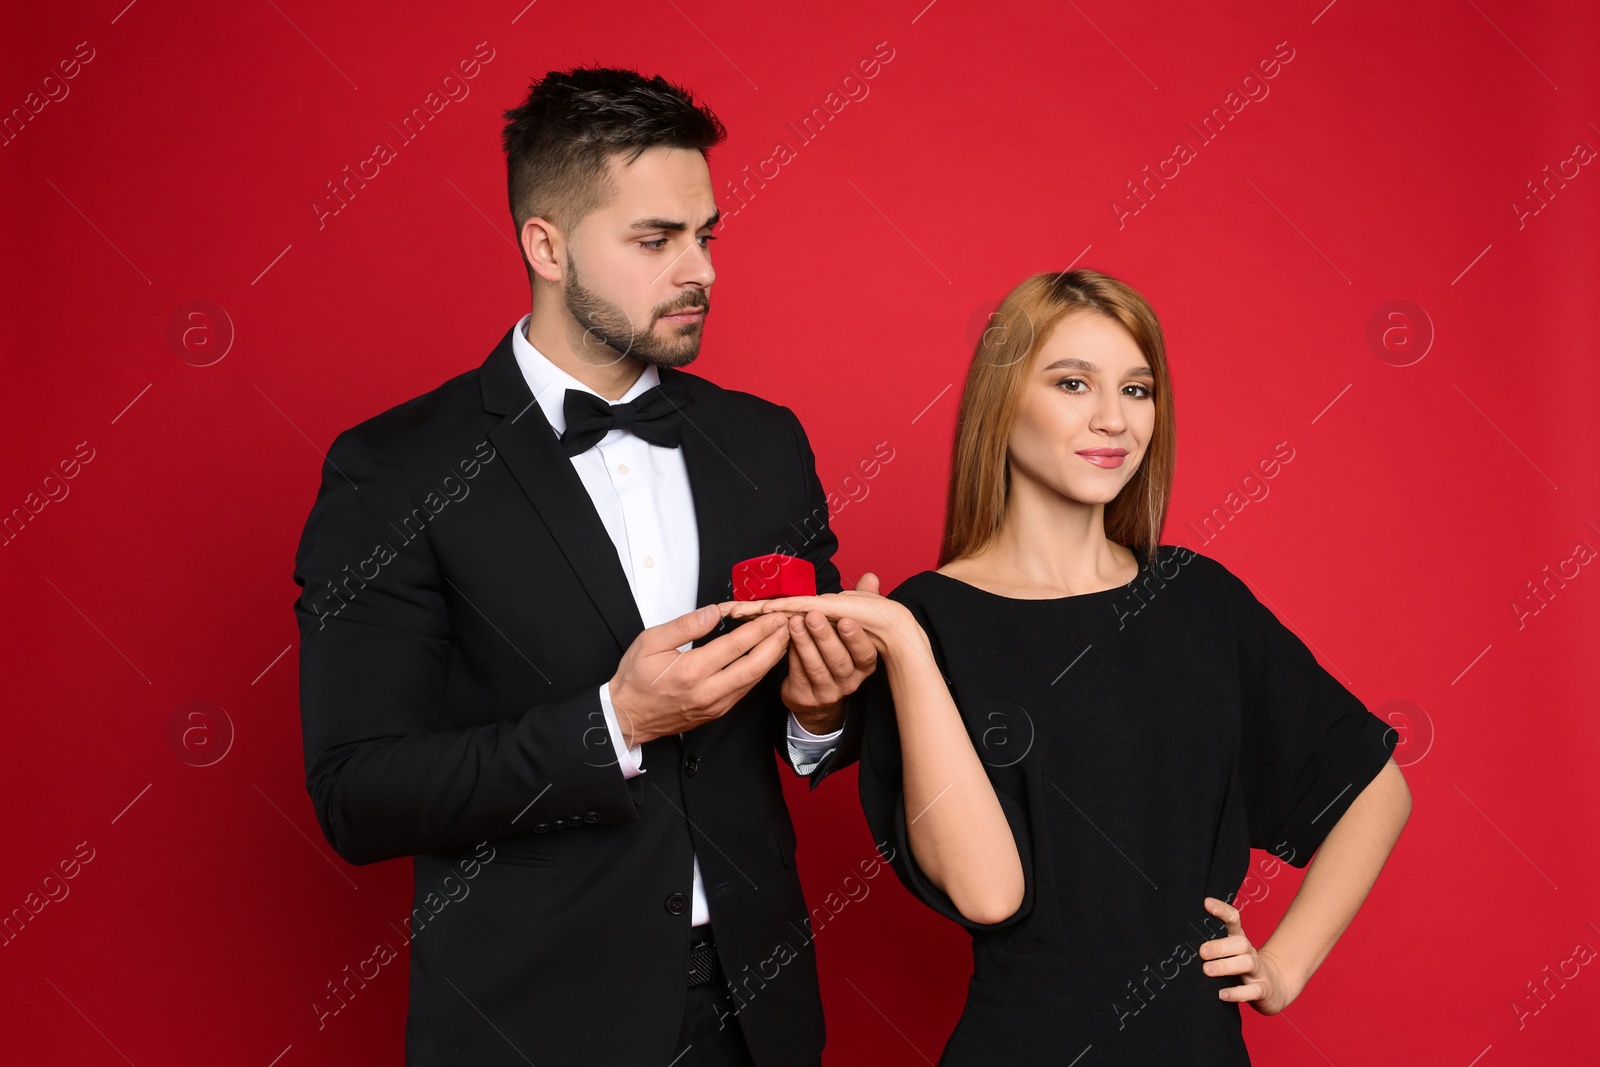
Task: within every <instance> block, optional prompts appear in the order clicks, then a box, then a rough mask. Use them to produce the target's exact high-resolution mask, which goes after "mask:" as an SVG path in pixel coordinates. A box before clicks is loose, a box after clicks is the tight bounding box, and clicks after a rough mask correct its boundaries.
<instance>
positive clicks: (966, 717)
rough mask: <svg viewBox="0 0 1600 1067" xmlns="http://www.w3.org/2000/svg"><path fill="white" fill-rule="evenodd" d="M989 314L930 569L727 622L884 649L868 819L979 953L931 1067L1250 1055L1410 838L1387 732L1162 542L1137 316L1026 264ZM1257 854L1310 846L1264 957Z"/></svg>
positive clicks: (1161, 492)
mask: <svg viewBox="0 0 1600 1067" xmlns="http://www.w3.org/2000/svg"><path fill="white" fill-rule="evenodd" d="M996 318H997V322H996V324H995V325H994V326H992V327H991V328H990V329H989V330H988V331H987V332H986V333H985V335H984V338H983V340H982V341H981V342H980V343H979V345H978V348H977V351H976V353H975V355H974V358H973V361H972V365H971V368H970V370H969V372H968V375H967V381H966V388H965V391H964V393H963V395H962V399H961V411H960V415H959V419H958V423H957V430H956V442H955V452H954V463H953V467H952V470H951V477H950V494H949V502H948V512H947V516H946V524H945V537H944V545H943V550H942V552H941V558H940V562H939V567H938V569H937V570H933V571H924V572H922V573H920V574H917V575H915V576H913V577H911V578H910V579H908V580H907V581H905V582H904V583H903V584H902V585H900V586H899V587H898V588H897V589H896V590H894V592H893V593H892V594H891V595H890V596H889V597H887V598H885V597H881V596H878V595H876V594H870V593H866V592H845V593H838V594H831V595H827V596H821V597H797V598H787V599H779V600H769V601H764V602H751V603H743V604H738V605H734V606H731V607H729V608H727V609H726V610H728V611H729V612H730V613H732V614H734V615H738V616H743V615H748V614H753V613H756V612H767V611H783V612H789V613H791V614H792V613H800V612H806V611H812V610H816V611H821V612H823V613H824V614H825V615H827V616H828V617H829V618H831V619H835V620H839V621H840V622H841V623H842V625H843V626H844V627H846V628H850V627H852V626H854V625H859V626H861V627H862V628H863V629H864V631H865V632H866V633H867V634H868V635H869V636H870V637H871V638H872V640H873V643H874V644H875V645H876V646H877V648H878V650H879V652H880V655H881V657H882V660H883V666H882V669H880V670H878V671H877V672H876V673H875V674H873V675H872V676H871V677H870V678H869V679H868V681H867V683H866V684H865V685H864V686H863V687H862V691H861V696H860V699H861V700H862V701H863V706H864V707H865V709H866V714H867V720H866V723H867V725H866V735H865V737H864V739H863V744H862V756H861V778H860V783H861V801H862V805H863V807H864V808H865V811H866V816H867V821H868V823H869V825H870V827H871V829H872V832H873V835H874V839H875V840H879V841H885V840H887V841H889V842H891V843H893V844H894V848H895V851H894V860H893V863H894V866H895V870H896V871H897V873H898V874H899V876H900V878H901V880H902V881H903V882H904V883H905V885H906V886H907V887H908V888H909V889H910V890H911V891H912V892H913V893H914V894H915V895H916V896H918V897H919V898H920V899H921V900H922V901H924V902H925V903H926V904H928V905H929V906H930V907H932V908H933V909H934V910H936V911H938V912H939V913H940V914H942V915H945V916H947V917H948V918H950V919H952V920H954V921H955V922H957V923H960V924H961V925H962V926H964V927H966V928H967V929H968V930H969V931H970V932H971V934H972V942H973V974H972V978H971V982H970V985H969V987H968V998H967V1004H966V1008H965V1010H964V1011H963V1013H962V1016H961V1019H960V1022H959V1023H958V1024H957V1026H956V1028H955V1031H954V1033H953V1034H952V1035H951V1037H950V1040H949V1042H948V1044H947V1045H946V1047H945V1050H944V1055H943V1057H942V1058H941V1060H940V1063H941V1064H993V1063H1005V1064H1042V1063H1051V1064H1081V1067H1098V1065H1102V1064H1130V1065H1141V1067H1143V1065H1151V1064H1179V1063H1181V1064H1186V1065H1195V1064H1229V1065H1232V1064H1248V1063H1249V1062H1250V1061H1249V1056H1248V1054H1247V1052H1246V1050H1245V1046H1244V1041H1243V1039H1242V1037H1241V1035H1240V1019H1239V1005H1240V1004H1241V1003H1248V1004H1250V1005H1251V1006H1252V1007H1253V1008H1255V1009H1256V1010H1257V1011H1259V1012H1261V1013H1262V1014H1265V1015H1272V1014H1275V1013H1277V1012H1279V1011H1281V1010H1282V1009H1283V1008H1284V1007H1286V1006H1287V1005H1288V1004H1290V1003H1291V1002H1293V1001H1294V999H1295V998H1296V997H1297V996H1299V994H1300V992H1301V991H1302V990H1303V989H1304V988H1305V985H1306V983H1307V981H1308V980H1309V979H1310V977H1311V975H1312V973H1313V972H1315V971H1316V969H1317V967H1318V966H1319V965H1320V964H1321V962H1322V960H1323V959H1324V957H1326V955H1327V954H1328V951H1329V950H1330V949H1331V948H1332V947H1333V944H1334V942H1335V941H1336V940H1338V938H1339V935H1340V934H1341V933H1343V931H1344V929H1345V927H1346V926H1347V925H1348V924H1349V922H1350V920H1351V918H1352V917H1353V916H1354V915H1355V912H1356V909H1357V908H1358V907H1359V906H1360V904H1361V902H1362V900H1363V899H1364V898H1365V896H1366V894H1367V892H1368V890H1369V889H1370V888H1371V887H1372V884H1373V882H1374V881H1375V880H1376V878H1377V876H1378V872H1379V870H1380V869H1381V868H1382V866H1383V863H1384V860H1385V859H1386V858H1387V856H1388V854H1389V851H1390V850H1391V849H1392V848H1393V846H1394V843H1395V841H1396V839H1397V838H1398V836H1399V833H1400V829H1401V827H1402V826H1403V825H1404V823H1405V821H1406V818H1407V815H1408V813H1409V810H1410V795H1409V791H1408V790H1407V788H1406V785H1405V781H1404V779H1403V777H1402V776H1401V774H1400V770H1399V768H1398V767H1397V766H1396V765H1395V763H1394V762H1393V760H1391V759H1389V753H1390V751H1391V750H1392V749H1393V747H1394V743H1395V739H1394V734H1393V732H1392V731H1391V730H1389V729H1388V727H1387V726H1386V724H1385V723H1384V722H1383V721H1382V720H1380V719H1378V718H1377V717H1376V716H1374V715H1372V714H1371V713H1370V712H1369V711H1367V709H1366V708H1365V707H1364V706H1363V705H1362V703H1361V702H1360V701H1359V700H1358V699H1357V698H1356V697H1355V696H1353V695H1352V694H1351V693H1350V692H1349V691H1348V690H1347V689H1345V688H1344V686H1342V685H1341V684H1340V683H1339V682H1338V681H1336V680H1335V679H1334V678H1333V677H1332V676H1331V675H1330V674H1328V672H1327V671H1325V670H1324V669H1323V668H1322V667H1321V666H1319V665H1318V664H1317V662H1316V660H1315V659H1314V658H1313V656H1312V654H1311V653H1310V651H1309V650H1308V649H1307V648H1306V646H1305V645H1304V644H1303V643H1302V642H1301V641H1300V640H1299V639H1298V638H1297V637H1296V636H1295V635H1294V634H1292V633H1291V632H1290V631H1289V630H1287V629H1286V628H1285V627H1284V626H1283V625H1282V624H1281V623H1280V622H1279V621H1278V620H1277V618H1276V617H1275V616H1274V615H1273V614H1272V612H1271V611H1269V610H1268V609H1267V608H1266V607H1264V606H1263V605H1262V604H1261V603H1260V602H1259V601H1258V600H1257V599H1256V598H1255V596H1254V595H1252V594H1251V592H1250V590H1249V589H1248V588H1247V587H1246V586H1245V584H1244V583H1243V582H1242V581H1240V580H1239V579H1238V578H1236V577H1234V575H1233V574H1231V573H1230V572H1229V571H1228V570H1226V569H1225V568H1224V567H1223V566H1222V565H1221V564H1220V563H1218V562H1216V561H1215V560H1212V559H1209V558H1207V557H1205V556H1202V555H1200V554H1198V553H1195V552H1192V551H1190V550H1188V549H1185V548H1181V547H1176V546H1172V545H1161V544H1159V543H1158V541H1159V535H1160V531H1161V526H1162V520H1163V518H1164V515H1165V511H1166V505H1167V500H1168V496H1169V494H1170V491H1171V484H1172V475H1173V465H1174V459H1173V456H1174V433H1175V430H1174V425H1175V423H1174V417H1173V407H1172V395H1171V387H1170V384H1169V381H1168V376H1167V366H1166V358H1165V349H1164V344H1163V340H1162V335H1161V328H1160V325H1159V323H1158V322H1157V320H1156V316H1155V314H1154V312H1153V311H1152V310H1151V309H1150V307H1149V305H1148V304H1147V303H1146V302H1145V300H1144V299H1143V298H1142V297H1141V296H1140V295H1139V294H1138V293H1136V292H1135V291H1133V290H1132V289H1131V288H1129V287H1128V286H1127V285H1125V284H1123V283H1122V282H1119V281H1117V280H1115V279H1113V278H1110V277H1107V276H1106V275H1103V274H1099V273H1097V272H1095V271H1091V270H1075V271H1068V272H1066V273H1064V274H1059V275H1050V274H1040V275H1037V276H1035V277H1033V278H1029V279H1028V280H1027V281H1025V282H1023V283H1022V284H1021V285H1019V286H1018V287H1017V288H1016V289H1015V290H1014V291H1013V292H1012V293H1011V294H1010V295H1009V296H1007V298H1006V299H1005V301H1004V302H1003V303H1002V304H1001V306H1000V309H999V311H998V312H997V313H996ZM844 620H852V621H851V622H845V621H844ZM1252 847H1254V848H1260V849H1265V850H1268V851H1270V852H1272V853H1273V854H1274V855H1276V856H1277V857H1278V858H1279V859H1281V860H1283V861H1285V862H1288V863H1290V864H1292V865H1294V866H1297V867H1305V866H1306V865H1307V863H1308V861H1311V859H1312V854H1313V853H1314V852H1315V853H1316V860H1315V862H1312V863H1311V865H1310V869H1309V870H1308V871H1307V873H1306V876H1305V879H1304V881H1303V883H1302V886H1301V888H1300V890H1299V892H1298V894H1297V896H1296V898H1295V900H1294V901H1293V903H1292V905H1291V906H1290V908H1289V910H1288V912H1287V913H1286V914H1285V916H1284V918H1283V921H1282V922H1281V923H1280V924H1279V925H1278V927H1277V929H1276V930H1275V931H1274V932H1273V934H1272V936H1271V937H1270V938H1268V939H1267V940H1266V941H1265V943H1262V944H1259V945H1258V944H1257V943H1256V942H1255V941H1254V940H1253V939H1252V938H1251V937H1250V936H1249V935H1247V934H1246V933H1245V932H1244V929H1243V927H1242V925H1241V922H1240V915H1239V912H1238V910H1237V909H1235V908H1234V907H1233V906H1232V904H1231V903H1229V902H1230V901H1232V900H1233V899H1234V894H1235V892H1236V891H1237V889H1238V887H1239V885H1240V883H1241V881H1242V880H1243V878H1244V876H1245V874H1246V870H1247V867H1248V864H1249V851H1250V849H1251V848H1252ZM1080 1057H1081V1059H1080Z"/></svg>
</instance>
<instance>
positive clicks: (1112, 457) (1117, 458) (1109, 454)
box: [1077, 448, 1128, 470]
mask: <svg viewBox="0 0 1600 1067" xmlns="http://www.w3.org/2000/svg"><path fill="white" fill-rule="evenodd" d="M1077 454H1078V455H1080V456H1082V457H1083V458H1084V459H1086V460H1088V461H1089V462H1090V463H1093V464H1094V465H1095V466H1096V467H1104V468H1106V469H1107V470H1115V469H1116V468H1118V467H1120V466H1122V464H1123V462H1124V461H1125V460H1126V459H1127V456H1128V450H1127V449H1125V448H1091V449H1085V450H1084V451H1081V452H1079V453H1077Z"/></svg>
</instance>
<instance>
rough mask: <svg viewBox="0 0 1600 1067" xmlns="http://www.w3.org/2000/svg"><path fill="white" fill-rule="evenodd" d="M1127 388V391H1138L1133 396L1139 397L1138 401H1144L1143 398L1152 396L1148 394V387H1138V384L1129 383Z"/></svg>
mask: <svg viewBox="0 0 1600 1067" xmlns="http://www.w3.org/2000/svg"><path fill="white" fill-rule="evenodd" d="M1128 388H1129V389H1137V390H1139V391H1138V392H1137V393H1135V394H1134V396H1136V397H1139V398H1140V399H1145V398H1148V397H1150V396H1152V395H1154V394H1152V393H1151V392H1150V387H1149V386H1147V385H1140V384H1139V383H1138V382H1133V383H1131V384H1130V385H1129V386H1128Z"/></svg>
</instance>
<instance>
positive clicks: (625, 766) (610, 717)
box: [600, 681, 644, 778]
mask: <svg viewBox="0 0 1600 1067" xmlns="http://www.w3.org/2000/svg"><path fill="white" fill-rule="evenodd" d="M600 714H602V715H604V716H605V719H606V732H608V733H609V734H610V735H611V747H612V748H613V749H614V750H615V751H616V753H617V766H618V767H621V768H622V777H624V778H636V777H638V776H639V775H641V774H643V773H644V746H643V745H634V746H633V747H632V748H629V747H628V746H627V745H626V744H624V743H623V740H622V728H621V727H620V726H618V725H617V709H616V708H614V707H612V706H611V683H610V682H609V681H607V682H606V683H605V684H604V685H602V686H601V687H600Z"/></svg>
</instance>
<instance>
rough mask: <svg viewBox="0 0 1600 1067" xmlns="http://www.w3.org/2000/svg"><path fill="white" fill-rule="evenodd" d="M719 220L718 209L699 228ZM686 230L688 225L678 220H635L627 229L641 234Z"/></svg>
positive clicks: (712, 224) (720, 216)
mask: <svg viewBox="0 0 1600 1067" xmlns="http://www.w3.org/2000/svg"><path fill="white" fill-rule="evenodd" d="M721 219H722V210H721V209H720V208H718V209H717V210H716V211H715V212H713V213H712V215H711V217H710V218H709V219H707V220H706V221H705V222H702V223H701V224H700V228H701V229H705V228H706V227H707V226H715V225H716V224H717V223H718V222H719V221H721ZM688 228H689V224H688V223H687V222H683V221H682V220H680V219H635V220H634V221H633V224H632V225H631V226H629V227H628V229H630V230H637V231H639V232H641V233H643V232H648V231H651V230H666V231H667V232H668V233H682V232H683V231H684V230H687V229H688Z"/></svg>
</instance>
